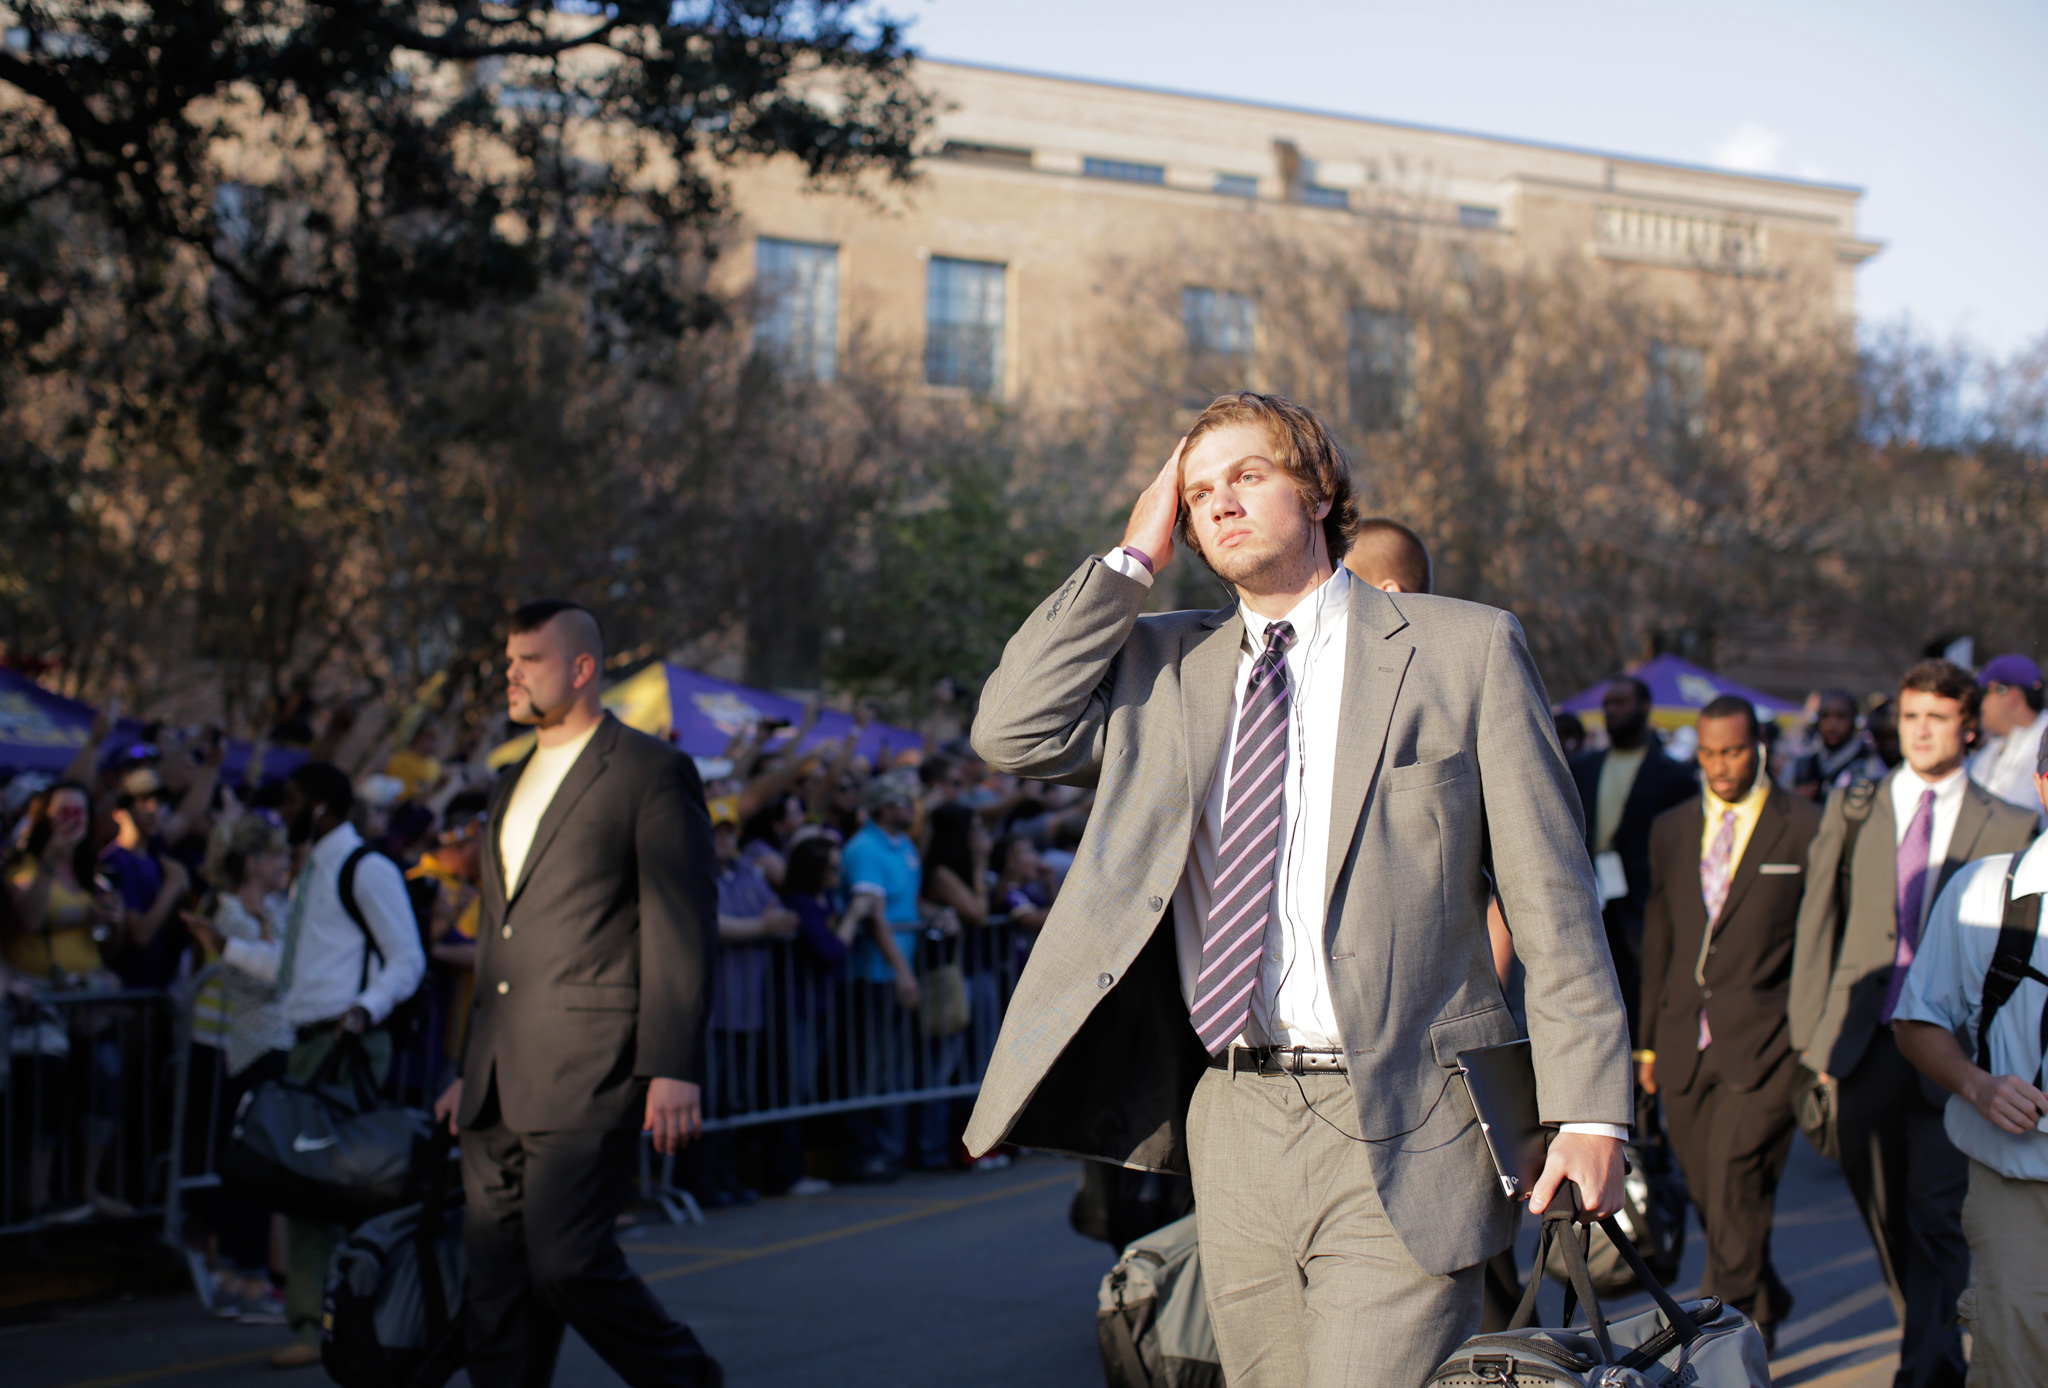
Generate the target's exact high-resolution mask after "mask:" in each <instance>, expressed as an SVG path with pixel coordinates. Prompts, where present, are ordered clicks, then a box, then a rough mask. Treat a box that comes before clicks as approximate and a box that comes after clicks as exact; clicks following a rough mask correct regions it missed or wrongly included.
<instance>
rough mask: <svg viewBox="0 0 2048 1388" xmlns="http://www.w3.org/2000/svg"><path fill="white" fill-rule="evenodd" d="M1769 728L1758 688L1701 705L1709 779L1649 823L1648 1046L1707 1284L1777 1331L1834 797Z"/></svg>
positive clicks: (1650, 1071) (1643, 1064) (1648, 1082)
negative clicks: (1798, 1006)
mask: <svg viewBox="0 0 2048 1388" xmlns="http://www.w3.org/2000/svg"><path fill="white" fill-rule="evenodd" d="M1761 734H1762V729H1761V728H1760V727H1759V726H1758V723H1757V717H1756V708H1755V707H1754V706H1753V705H1752V704H1751V703H1750V702H1749V701H1748V700H1746V699H1741V698H1736V697H1734V696H1732V695H1731V696H1724V697H1722V698H1719V699H1716V700H1714V701H1713V702H1712V703H1710V704H1708V705H1707V706H1706V707H1705V708H1704V709H1702V710H1700V717H1699V736H1700V749H1699V761H1700V773H1701V779H1702V780H1703V781H1704V782H1705V788H1704V791H1703V793H1702V794H1701V795H1700V796H1696V797H1694V798H1693V799H1691V800H1688V801H1686V803H1685V804H1683V805H1680V806H1678V807H1677V808H1675V809H1671V810H1666V811H1665V812H1664V813H1663V814H1662V815H1660V816H1658V818H1657V819H1656V821H1655V822H1654V823H1653V824H1652V825H1651V826H1650V899H1649V903H1648V906H1647V907H1646V909H1645V911H1644V915H1643V995H1642V1019H1643V1023H1642V1024H1643V1040H1644V1042H1645V1044H1646V1047H1647V1049H1645V1050H1642V1051H1639V1052H1637V1054H1636V1060H1637V1067H1638V1073H1639V1076H1640V1078H1641V1080H1642V1085H1643V1088H1644V1089H1646V1090H1648V1091H1649V1092H1650V1093H1652V1094H1658V1095H1661V1097H1662V1099H1663V1102H1664V1123H1665V1127H1666V1128H1667V1129H1668V1130H1669V1132H1670V1134H1671V1146H1672V1150H1673V1151H1674V1152H1676V1154H1677V1156H1678V1163H1679V1166H1680V1167H1681V1168H1683V1169H1684V1171H1685V1180H1686V1185H1687V1186H1688V1187H1689V1188H1690V1190H1691V1192H1692V1198H1693V1203H1694V1204H1695V1205H1697V1206H1698V1207H1699V1211H1700V1223H1701V1224H1702V1225H1703V1226H1704V1227H1705V1229H1706V1234H1707V1270H1706V1276H1705V1277H1704V1278H1703V1279H1702V1280H1701V1282H1700V1291H1701V1293H1702V1294H1703V1295H1709V1296H1718V1297H1720V1298H1721V1299H1722V1300H1723V1301H1725V1302H1727V1303H1728V1304H1729V1305H1731V1306H1734V1307H1736V1308H1737V1309H1739V1310H1741V1311H1742V1312H1744V1313H1745V1314H1747V1315H1748V1316H1749V1318H1750V1319H1751V1320H1753V1321H1755V1322H1756V1323H1757V1325H1758V1326H1759V1327H1761V1328H1762V1330H1763V1332H1764V1338H1765V1340H1766V1341H1769V1340H1771V1339H1772V1338H1773V1331H1774V1329H1775V1327H1776V1325H1777V1324H1778V1322H1779V1321H1781V1320H1783V1319H1784V1317H1785V1314H1786V1312H1787V1311H1789V1310H1790V1309H1791V1306H1792V1294H1791V1293H1790V1292H1789V1291H1787V1290H1786V1288H1785V1284H1784V1283H1783V1282H1782V1281H1780V1280H1779V1278H1778V1273H1777V1270H1776V1269H1775V1268H1773V1267H1772V1266H1771V1209H1772V1202H1773V1201H1774V1200H1775V1199H1776V1198H1777V1192H1778V1178H1779V1177H1780V1176H1782V1175H1783V1174H1784V1171H1785V1159H1786V1157H1787V1156H1788V1155H1789V1154H1790V1153H1791V1150H1792V1105H1791V1091H1792V1079H1793V1075H1794V1074H1795V1073H1796V1070H1797V1066H1796V1065H1795V1064H1794V1062H1793V1059H1792V1042H1791V1038H1790V1036H1789V1035H1788V1034H1787V1032H1788V1029H1787V1022H1786V996H1787V994H1788V993H1789V992H1790V989H1791V983H1792V941H1793V935H1794V932H1795V930H1796V928H1797V926H1798V922H1799V896H1800V889H1801V887H1803V886H1804V885H1805V881H1806V877H1805V873H1806V851H1807V848H1808V847H1809V846H1810V845H1811V844H1812V842H1813V835H1814V832H1815V830H1817V829H1819V828H1820V807H1819V806H1818V805H1815V804H1813V803H1811V802H1809V801H1807V800H1804V799H1802V798H1801V797H1799V796H1797V795H1793V794H1791V793H1790V792H1789V791H1785V790H1781V789H1779V788H1778V787H1777V786H1774V785H1772V784H1771V781H1770V777H1769V776H1767V775H1764V774H1762V767H1763V743H1762V736H1761Z"/></svg>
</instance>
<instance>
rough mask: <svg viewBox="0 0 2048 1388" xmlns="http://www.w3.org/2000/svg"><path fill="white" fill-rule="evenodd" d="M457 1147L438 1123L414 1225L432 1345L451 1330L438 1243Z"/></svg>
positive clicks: (452, 1137) (422, 1289)
mask: <svg viewBox="0 0 2048 1388" xmlns="http://www.w3.org/2000/svg"><path fill="white" fill-rule="evenodd" d="M454 1145H455V1138H454V1136H453V1134H451V1133H450V1132H449V1131H448V1126H447V1124H445V1123H436V1124H435V1125H434V1136H433V1138H432V1139H431V1140H430V1141H429V1142H428V1143H427V1179H426V1183H425V1189H424V1190H423V1191H422V1192H421V1197H420V1213H419V1219H418V1220H417V1221H416V1222H415V1223H414V1225H413V1237H414V1238H415V1240H417V1243H416V1245H415V1250H414V1251H415V1254H416V1256H417V1257H418V1259H419V1264H420V1295H421V1298H422V1299H423V1300H424V1301H425V1302H426V1312H427V1338H428V1343H429V1344H431V1343H432V1342H433V1339H434V1337H435V1336H437V1335H439V1334H441V1332H442V1331H444V1330H446V1329H447V1327H448V1288H447V1287H446V1285H444V1284H443V1283H442V1281H441V1252H440V1249H439V1247H438V1246H437V1243H438V1240H439V1237H440V1233H441V1216H442V1211H443V1208H444V1207H445V1205H446V1203H447V1199H448V1154H449V1152H450V1150H451V1149H452V1148H453V1147H454Z"/></svg>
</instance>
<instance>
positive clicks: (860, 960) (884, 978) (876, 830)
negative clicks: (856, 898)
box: [843, 824, 924, 983]
mask: <svg viewBox="0 0 2048 1388" xmlns="http://www.w3.org/2000/svg"><path fill="white" fill-rule="evenodd" d="M843 861H844V863H845V867H846V883H847V886H848V887H850V888H851V889H852V890H853V891H854V892H856V893H861V892H866V893H869V894H871V895H874V896H879V897H881V898H882V918H883V919H884V920H886V921H888V922H889V924H890V925H891V926H893V927H895V931H896V948H897V950H898V951H899V952H900V953H901V954H902V955H903V958H904V959H905V961H907V962H908V963H910V964H911V965H912V966H913V967H915V966H916V963H917V928H918V924H919V921H920V919H921V917H920V916H919V914H918V909H917V893H918V888H919V887H920V886H921V885H922V884H923V882H924V867H923V865H922V864H921V863H920V862H919V861H918V857H917V845H916V844H914V843H912V842H911V841H910V836H909V835H908V834H900V835H899V834H889V833H884V832H883V831H882V829H881V827H880V826H878V825H874V824H870V825H868V826H867V827H866V828H864V829H862V830H861V831H860V832H859V833H858V834H855V835H854V836H853V838H852V840H851V841H849V842H848V843H847V845H846V853H845V856H844V858H843ZM851 970H852V975H853V977H855V978H858V979H864V980H866V981H868V982H870V983H888V982H890V981H892V980H893V979H894V978H895V977H896V973H895V970H893V969H891V968H890V967H889V961H888V960H887V959H885V958H884V957H883V956H882V951H881V950H879V949H877V948H876V947H875V942H874V940H873V939H872V938H871V937H870V936H868V935H867V934H862V935H861V937H860V938H859V939H858V940H856V941H854V946H853V957H852V961H851Z"/></svg>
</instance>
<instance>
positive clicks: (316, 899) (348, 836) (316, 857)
mask: <svg viewBox="0 0 2048 1388" xmlns="http://www.w3.org/2000/svg"><path fill="white" fill-rule="evenodd" d="M362 843H363V836H362V835H361V834H358V833H357V832H356V828H355V826H354V825H353V824H344V825H342V826H341V827H340V828H338V829H333V830H330V831H329V832H328V834H327V836H326V837H325V838H323V839H321V840H320V841H319V842H318V843H316V844H314V845H313V851H312V852H311V853H309V854H307V855H306V864H305V866H304V867H302V868H301V869H299V876H298V880H297V881H296V882H294V883H293V884H292V899H291V902H290V904H289V905H287V906H286V907H285V912H284V917H285V929H284V930H283V931H280V932H279V938H277V939H275V940H229V941H228V942H227V948H226V949H225V950H223V951H222V953H221V958H222V959H223V960H225V961H226V962H227V963H229V964H232V965H233V966H234V967H235V968H237V969H240V970H241V971H242V972H243V973H246V974H249V975H251V976H252V977H255V978H258V979H261V980H262V981H263V982H265V983H270V984H275V983H276V982H277V976H278V971H279V970H280V969H281V968H282V967H283V964H284V952H285V948H286V944H287V941H286V939H285V938H284V937H285V936H286V935H287V934H289V932H290V928H291V927H290V922H291V921H292V919H293V918H294V917H297V918H298V921H299V926H298V930H299V939H298V946H297V948H296V950H295V952H294V953H293V955H292V976H291V980H290V982H289V984H288V985H287V986H286V988H285V993H284V1015H285V1020H286V1021H287V1022H289V1023H290V1024H291V1025H292V1026H294V1027H303V1026H308V1025H311V1024H312V1023H314V1022H327V1021H332V1020H334V1019H335V1018H337V1017H339V1016H341V1015H342V1014H343V1013H345V1012H347V1011H348V1010H349V1009H350V1008H351V1007H361V1008H362V1009H363V1010H364V1011H366V1012H368V1013H369V1014H370V1021H371V1023H372V1024H373V1025H374V1024H376V1023H378V1022H381V1021H383V1020H384V1019H385V1018H386V1017H388V1016H390V1015H391V1009H392V1008H394V1007H396V1006H398V1004H399V1003H401V1002H404V1001H405V1000H406V999H407V998H409V997H411V996H412V995H413V990H415V989H416V988H418V987H419V986H420V979H422V978H423V977H425V976H426V972H427V956H426V952H425V951H424V950H422V949H421V948H420V931H419V924H418V922H417V921H416V920H415V919H414V917H413V913H412V898H411V896H410V895H409V894H408V893H407V892H406V889H405V874H403V873H402V872H400V871H399V870H398V864H396V863H394V862H392V861H391V860H390V859H389V858H387V857H385V856H384V855H383V854H381V853H372V854H370V855H368V856H367V857H365V858H364V859H363V860H362V862H360V863H358V864H357V865H356V878H355V898H356V905H357V906H358V907H360V908H361V909H362V912H363V919H364V920H365V921H366V922H367V923H368V924H369V927H370V932H371V934H373V935H375V936H376V938H377V948H378V950H379V952H381V953H382V954H383V956H384V962H383V963H382V964H381V965H380V964H378V963H377V961H376V959H375V957H374V956H373V957H371V958H370V960H369V979H368V982H366V983H365V982H363V966H364V956H365V954H366V953H367V952H368V949H369V944H368V941H366V940H364V938H363V932H362V931H361V929H359V928H358V927H357V925H356V923H355V921H353V920H352V919H350V917H349V914H348V912H347V911H346V910H345V909H343V907H342V904H341V868H342V864H344V863H346V862H347V861H348V855H349V854H351V853H353V852H355V851H356V849H358V848H360V847H361V846H362ZM302 895H303V897H304V900H303V902H302V901H301V896H302ZM301 912H303V915H301ZM358 984H361V986H360V987H359V986H358Z"/></svg>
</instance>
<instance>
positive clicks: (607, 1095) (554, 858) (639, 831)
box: [458, 714, 718, 1132]
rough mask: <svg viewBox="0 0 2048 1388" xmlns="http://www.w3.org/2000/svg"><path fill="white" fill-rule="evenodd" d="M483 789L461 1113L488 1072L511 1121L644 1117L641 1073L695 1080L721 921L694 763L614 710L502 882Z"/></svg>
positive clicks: (509, 775)
mask: <svg viewBox="0 0 2048 1388" xmlns="http://www.w3.org/2000/svg"><path fill="white" fill-rule="evenodd" d="M526 765H527V764H526V762H524V761H522V762H520V763H519V764H518V765H517V766H514V767H513V768H512V769H510V770H509V771H507V772H506V773H505V774H504V775H503V776H501V777H499V779H498V784H497V787H496V789H495V790H494V791H493V792H492V795H491V818H490V830H489V834H490V842H489V846H488V850H487V851H486V852H485V854H484V873H483V904H482V909H481V913H480V915H479V918H478V921H477V960H476V1000H475V1002H474V1004H473V1005H472V1010H471V1016H470V1023H469V1044H468V1049H467V1051H466V1052H465V1054H464V1057H463V1066H462V1073H463V1092H462V1110H461V1112H460V1114H459V1115H458V1120H459V1121H460V1122H461V1123H462V1124H463V1125H464V1126H467V1125H469V1124H471V1123H473V1122H474V1121H475V1120H476V1117H477V1115H478V1113H479V1112H480V1111H481V1110H482V1109H483V1106H484V1101H485V1097H486V1095H487V1094H488V1093H489V1091H490V1090H491V1088H492V1082H493V1081H495V1082H496V1087H497V1093H498V1104H499V1107H500V1111H501V1112H502V1113H503V1115H504V1118H505V1123H506V1125H507V1126H508V1127H510V1128H511V1129H512V1130H513V1131H515V1132H555V1131H562V1130H566V1129H587V1128H611V1127H617V1126H619V1125H621V1124H625V1123H632V1122H638V1121H639V1118H640V1112H639V1110H640V1107H641V1106H642V1104H643V1103H644V1099H643V1095H644V1094H645V1091H646V1081H647V1080H649V1079H652V1078H656V1077H659V1078H664V1079H681V1080H690V1081H692V1082H696V1083H702V1081H703V1078H704V1076H703V1068H704V1028H705V1025H706V1022H707V1019H708V1017H709V1015H710V1007H711V968H712V951H713V949H714V947H715V942H716V939H717V934H718V894H717V877H716V874H715V872H714V869H713V865H712V850H711V819H710V815H709V813H708V812H707V811H706V809H705V807H704V785H703V782H702V781H700V780H699V779H698V777H697V767H696V764H695V763H694V762H692V761H691V760H690V759H689V758H688V757H686V756H684V755H683V754H682V753H680V752H678V751H676V749H675V748H673V747H671V746H669V745H668V744H667V743H666V742H663V741H661V740H659V739H658V738H652V737H649V736H647V735H646V734H645V733H639V732H635V731H633V730H632V729H631V728H628V727H626V726H625V725H624V724H622V723H620V722H619V721H618V720H617V719H615V718H613V717H612V716H611V715H609V714H607V715H606V716H605V719H604V722H603V723H602V724H601V725H600V726H599V727H598V729H597V731H596V732H595V733H594V734H592V735H591V739H590V742H589V745H587V746H586V747H585V748H584V749H583V753H582V755H581V756H579V757H578V758H577V759H576V764H575V765H574V766H572V767H570V768H569V774H568V776H567V777H565V778H564V779H563V781H562V785H561V788H560V789H559V790H557V791H556V792H555V798H554V800H553V801H552V802H551V803H550V804H549V805H548V808H547V813H546V814H544V815H542V816H541V821H540V825H539V827H538V828H537V829H536V830H535V831H534V836H533V847H532V848H531V849H529V850H528V851H527V855H526V863H525V865H524V867H523V868H522V869H521V873H520V880H519V881H518V882H515V883H513V884H512V885H511V889H510V891H509V892H508V891H507V889H506V883H505V867H504V860H503V858H502V856H501V855H500V852H499V847H498V826H499V825H500V824H501V823H502V822H503V821H504V812H505V806H506V805H507V804H508V803H509V802H510V800H511V798H512V788H513V787H514V786H515V785H517V784H518V782H519V777H520V775H521V774H522V773H523V772H524V771H525V770H526Z"/></svg>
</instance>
